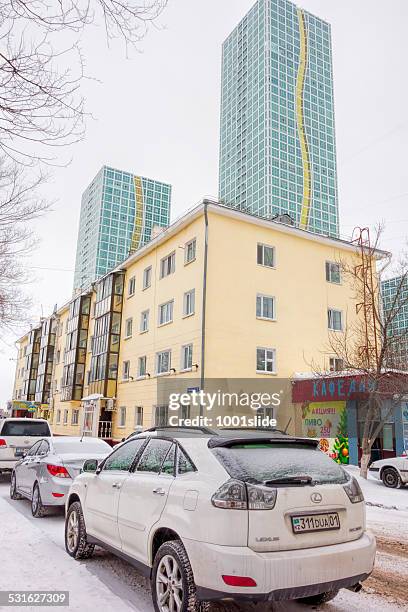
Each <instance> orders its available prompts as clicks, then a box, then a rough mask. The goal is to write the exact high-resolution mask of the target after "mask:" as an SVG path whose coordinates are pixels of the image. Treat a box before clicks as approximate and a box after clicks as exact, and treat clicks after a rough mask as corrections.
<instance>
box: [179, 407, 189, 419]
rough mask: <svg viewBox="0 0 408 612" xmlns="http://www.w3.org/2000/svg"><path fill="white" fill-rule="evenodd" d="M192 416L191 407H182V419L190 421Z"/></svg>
mask: <svg viewBox="0 0 408 612" xmlns="http://www.w3.org/2000/svg"><path fill="white" fill-rule="evenodd" d="M190 414H191V406H180V418H181V419H183V420H185V419H189V418H190Z"/></svg>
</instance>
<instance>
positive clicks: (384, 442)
mask: <svg viewBox="0 0 408 612" xmlns="http://www.w3.org/2000/svg"><path fill="white" fill-rule="evenodd" d="M372 385H373V382H372V381H370V380H368V379H367V378H366V377H365V376H363V375H355V376H353V375H347V376H340V375H339V376H334V375H331V376H328V377H310V378H298V379H295V380H293V382H292V402H293V405H294V407H295V431H296V434H297V435H301V436H304V437H309V438H318V439H319V440H320V448H321V449H322V450H323V451H324V452H326V453H327V454H328V455H329V456H330V457H332V459H333V460H334V461H336V462H337V463H342V464H348V463H350V464H353V465H358V463H359V461H360V458H361V454H362V451H361V446H362V437H363V430H364V423H365V420H366V414H367V399H368V397H369V394H370V392H372V391H373V389H372ZM390 407H391V399H390V397H389V396H388V397H387V393H384V394H383V400H382V404H381V408H380V410H379V414H378V415H377V423H379V422H383V427H382V429H381V431H380V433H379V435H378V437H377V438H376V439H375V441H374V443H373V447H372V452H371V455H372V460H373V461H375V460H376V459H386V458H388V457H395V456H401V455H402V454H403V453H404V452H405V451H407V452H408V401H401V402H400V403H398V405H397V406H396V407H395V408H394V409H393V410H392V411H390Z"/></svg>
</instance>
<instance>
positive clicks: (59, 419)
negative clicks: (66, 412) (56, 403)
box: [56, 410, 61, 425]
mask: <svg viewBox="0 0 408 612" xmlns="http://www.w3.org/2000/svg"><path fill="white" fill-rule="evenodd" d="M60 423H61V410H57V420H56V424H57V425H59V424H60Z"/></svg>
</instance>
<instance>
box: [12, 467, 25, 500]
mask: <svg viewBox="0 0 408 612" xmlns="http://www.w3.org/2000/svg"><path fill="white" fill-rule="evenodd" d="M10 499H23V496H22V495H20V493H18V492H17V484H16V475H15V473H14V472H13V473H12V474H11V479H10Z"/></svg>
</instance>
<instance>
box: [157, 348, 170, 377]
mask: <svg viewBox="0 0 408 612" xmlns="http://www.w3.org/2000/svg"><path fill="white" fill-rule="evenodd" d="M170 366H171V351H170V350H167V351H160V352H159V353H156V373H157V374H168V373H169V372H170Z"/></svg>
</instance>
